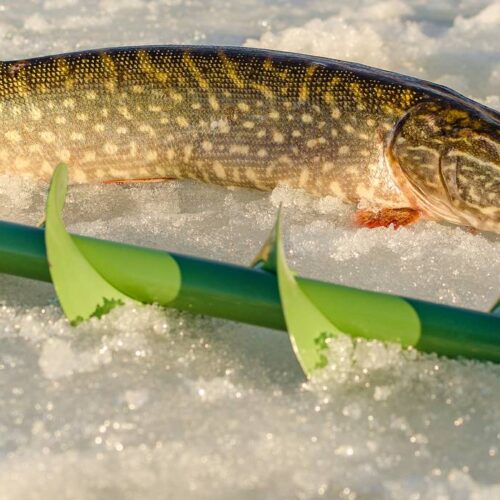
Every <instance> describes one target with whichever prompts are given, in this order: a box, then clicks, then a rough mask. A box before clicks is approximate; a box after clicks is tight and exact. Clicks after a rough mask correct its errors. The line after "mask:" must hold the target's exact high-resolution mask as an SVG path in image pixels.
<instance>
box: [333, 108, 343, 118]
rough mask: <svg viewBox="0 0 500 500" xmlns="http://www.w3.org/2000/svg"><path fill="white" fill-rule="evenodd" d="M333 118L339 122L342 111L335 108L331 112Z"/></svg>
mask: <svg viewBox="0 0 500 500" xmlns="http://www.w3.org/2000/svg"><path fill="white" fill-rule="evenodd" d="M330 114H331V116H332V118H333V119H334V120H338V119H339V118H340V115H341V113H340V109H339V108H333V109H332V111H331V112H330Z"/></svg>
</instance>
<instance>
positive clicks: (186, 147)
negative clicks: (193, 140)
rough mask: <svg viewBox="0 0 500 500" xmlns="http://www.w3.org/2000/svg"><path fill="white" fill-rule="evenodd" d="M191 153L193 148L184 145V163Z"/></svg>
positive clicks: (189, 145)
mask: <svg viewBox="0 0 500 500" xmlns="http://www.w3.org/2000/svg"><path fill="white" fill-rule="evenodd" d="M192 153H193V146H192V145H191V144H186V145H185V146H184V161H189V159H190V158H191V155H192Z"/></svg>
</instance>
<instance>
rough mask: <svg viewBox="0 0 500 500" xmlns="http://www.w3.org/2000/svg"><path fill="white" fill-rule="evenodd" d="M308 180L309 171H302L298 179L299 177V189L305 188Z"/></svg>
mask: <svg viewBox="0 0 500 500" xmlns="http://www.w3.org/2000/svg"><path fill="white" fill-rule="evenodd" d="M308 180H309V170H306V169H304V170H302V172H301V173H300V177H299V186H300V187H302V188H303V187H306V186H307V181H308Z"/></svg>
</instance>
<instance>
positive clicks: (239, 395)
mask: <svg viewBox="0 0 500 500" xmlns="http://www.w3.org/2000/svg"><path fill="white" fill-rule="evenodd" d="M234 3H235V5H232V4H228V3H227V2H225V1H220V0H211V1H209V2H206V1H202V0H192V1H190V2H187V1H186V2H183V1H180V0H148V1H144V0H127V1H121V2H119V1H111V0H102V1H97V0H93V1H85V2H76V1H73V0H44V1H35V0H32V1H27V2H3V3H2V5H1V6H0V47H1V49H2V58H3V59H9V58H18V57H26V56H29V55H36V54H43V53H49V52H54V51H56V52H57V51H62V50H70V49H76V48H83V47H92V46H107V45H123V44H135V43H172V42H181V43H200V42H203V43H233V44H243V43H246V44H247V45H253V46H267V47H272V48H278V49H283V50H296V51H304V52H310V53H315V54H321V55H326V56H330V57H335V58H340V59H342V58H345V59H351V60H357V61H360V62H364V63H368V64H372V65H376V66H380V67H384V68H387V69H391V70H396V71H401V72H405V73H408V74H413V75H416V76H421V77H424V78H429V79H432V80H434V81H438V82H441V83H446V84H450V85H453V86H454V87H455V88H456V89H457V90H460V91H462V92H464V93H466V94H467V95H469V96H472V97H475V98H478V99H480V100H482V101H484V102H488V103H490V105H492V106H495V107H497V108H500V98H499V95H500V92H499V89H500V38H499V37H498V26H499V24H500V4H499V3H498V2H495V1H491V0H480V1H476V0H461V1H451V0H439V1H436V2H432V3H431V2H422V1H419V0H418V1H417V0H415V1H410V2H401V1H397V0H394V1H383V2H377V1H375V0H370V1H364V2H362V1H356V0H354V1H350V2H339V1H333V2H332V1H330V0H315V1H313V2H306V1H305V0H293V1H291V0H290V1H285V0H283V1H277V2H272V3H271V2H269V3H266V2H265V1H263V0H246V1H238V2H234ZM117 26H119V27H120V29H114V28H113V29H112V27H117ZM44 199H45V186H41V185H37V184H36V183H34V182H28V181H25V180H21V179H16V178H9V177H7V176H4V177H2V178H0V219H8V220H16V221H18V222H24V223H30V224H36V223H37V222H39V220H40V218H41V215H42V212H43V205H44ZM280 203H283V206H284V208H285V228H284V229H285V241H286V247H287V251H288V258H289V261H290V263H291V265H292V267H293V268H294V269H296V270H297V271H299V272H300V273H301V274H304V275H308V276H315V277H321V278H322V279H327V280H331V281H336V282H340V283H345V284H349V285H354V286H359V287H363V288H369V289H377V290H385V291H390V292H394V293H399V294H404V295H408V296H413V297H419V298H425V299H429V300H433V301H439V302H445V303H449V304H456V305H462V306H468V307H472V308H477V309H482V310H486V309H487V308H488V307H489V306H490V305H491V304H492V303H493V302H494V301H495V300H496V298H497V295H498V291H499V279H498V277H499V275H500V258H499V248H500V246H499V245H500V244H499V238H498V237H493V236H491V235H489V236H488V235H482V234H478V235H473V234H470V233H469V232H467V231H464V230H462V229H460V228H457V227H452V226H446V225H441V224H435V223H430V222H426V223H420V224H418V225H416V226H414V227H411V228H409V229H402V230H399V231H393V230H391V229H377V230H364V229H356V228H355V227H353V226H352V223H351V217H352V213H353V208H352V207H349V206H347V205H344V204H342V203H341V202H339V201H338V200H335V199H333V198H325V199H321V200H318V199H313V198H311V197H309V196H308V195H306V194H304V193H302V192H300V191H293V190H289V189H285V188H278V189H275V190H274V191H273V192H272V193H259V192H253V191H248V190H239V189H238V190H236V189H223V188H219V187H213V186H212V187H210V186H205V185H201V184H197V183H194V182H172V183H169V184H162V185H159V184H154V185H138V186H105V187H96V186H77V187H73V188H71V190H70V195H69V200H68V205H67V209H66V211H65V219H66V221H67V223H68V226H69V228H70V229H71V230H72V231H76V232H81V233H85V234H92V235H97V236H101V237H106V238H110V239H117V240H122V241H127V242H132V243H139V244H143V245H148V246H153V247H161V248H166V249H171V250H176V251H180V252H185V253H191V254H196V255H202V256H205V257H211V258H215V259H223V260H226V261H231V262H238V263H241V264H244V263H248V262H249V261H250V260H251V259H252V257H253V255H254V253H255V252H256V251H257V250H258V248H259V246H260V243H261V242H262V240H263V239H264V237H265V236H266V234H267V232H268V230H269V229H270V227H271V226H272V223H273V221H274V217H275V214H276V210H277V207H278V205H279V204H280ZM329 355H330V361H331V363H330V365H329V367H328V369H327V370H325V371H324V372H323V373H321V374H318V376H317V377H316V378H315V379H314V380H313V381H312V382H310V383H309V384H303V380H302V378H301V374H300V371H299V369H298V366H297V364H296V362H295V360H294V358H293V355H292V352H291V349H290V346H289V344H288V342H287V338H286V335H284V334H282V333H280V332H273V331H269V330H264V329H259V328H254V327H250V326H245V325H237V324H234V323H230V322H225V321H221V320H214V319H210V318H200V317H194V316H190V315H186V314H180V313H177V312H175V311H164V310H161V309H158V308H156V307H145V306H144V307H134V306H126V307H124V308H121V309H117V310H114V311H113V312H112V313H111V314H110V315H108V316H107V317H105V318H103V319H102V320H100V321H99V320H92V321H90V322H88V323H86V324H83V325H80V326H79V327H78V328H72V327H70V326H69V325H68V324H67V322H66V321H65V320H64V319H63V316H62V314H61V311H60V309H59V307H58V305H57V301H56V300H55V296H54V293H53V290H52V288H51V286H49V285H47V284H43V283H36V282H31V281H28V280H21V279H17V278H13V277H7V276H0V499H2V500H3V499H8V500H12V499H23V500H24V499H28V500H29V499H42V498H60V499H94V498H99V499H100V498H102V499H109V498H127V499H139V498H186V497H189V498H217V499H219V498H248V499H250V498H320V497H326V498H346V499H354V498H357V499H359V498H370V499H371V498H397V499H399V498H415V499H417V498H419V499H420V498H429V499H436V498H441V499H452V498H453V499H455V498H458V499H461V498H463V499H465V498H477V499H480V498H485V499H490V498H499V497H500V479H499V477H500V474H499V471H500V396H499V394H500V368H499V366H495V365H491V364H488V363H479V362H471V361H468V362H466V361H452V360H447V359H440V358H438V357H436V356H432V355H421V354H418V353H416V352H414V351H410V352H404V351H401V350H400V349H399V348H398V347H397V346H394V345H384V344H381V343H377V342H366V341H352V340H351V339H349V338H347V337H345V338H340V339H337V340H335V341H333V342H332V344H331V348H330V354H329Z"/></svg>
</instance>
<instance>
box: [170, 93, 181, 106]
mask: <svg viewBox="0 0 500 500" xmlns="http://www.w3.org/2000/svg"><path fill="white" fill-rule="evenodd" d="M169 95H170V99H172V101H174V102H175V103H176V104H180V103H181V102H182V100H183V97H182V94H179V92H175V91H174V90H171V91H170V94H169Z"/></svg>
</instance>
